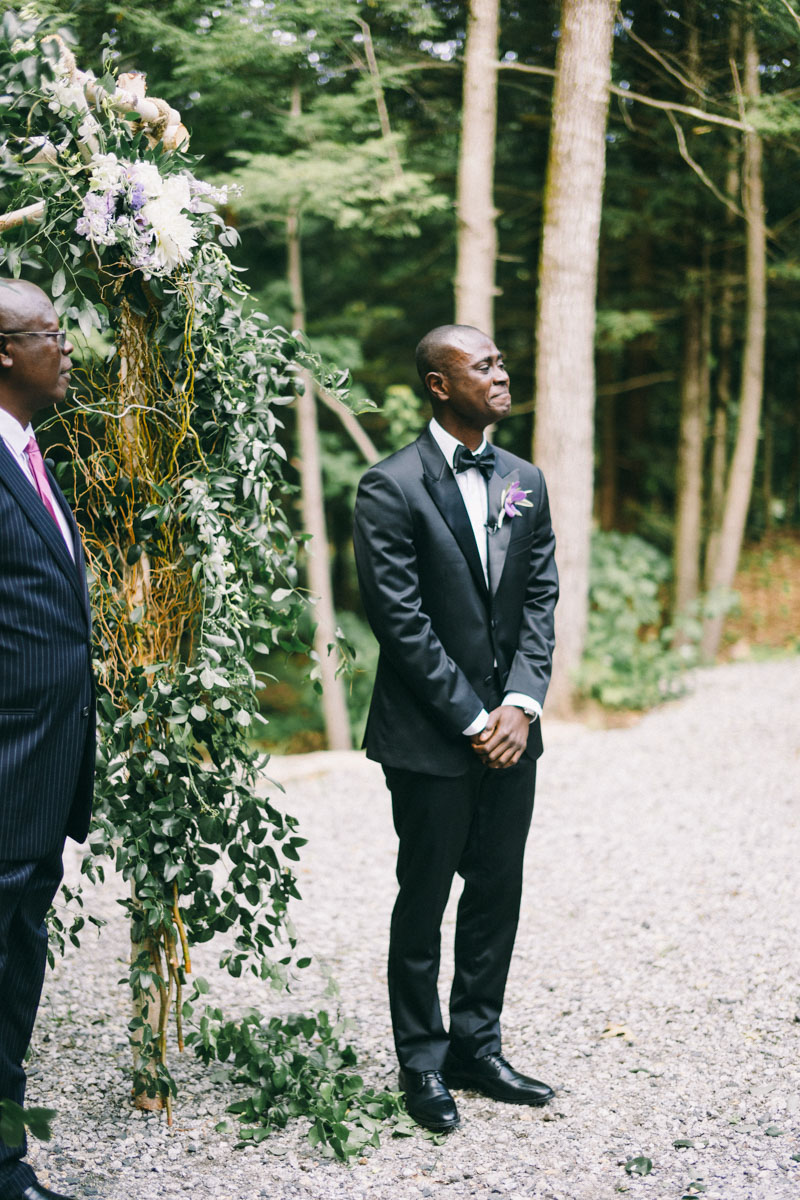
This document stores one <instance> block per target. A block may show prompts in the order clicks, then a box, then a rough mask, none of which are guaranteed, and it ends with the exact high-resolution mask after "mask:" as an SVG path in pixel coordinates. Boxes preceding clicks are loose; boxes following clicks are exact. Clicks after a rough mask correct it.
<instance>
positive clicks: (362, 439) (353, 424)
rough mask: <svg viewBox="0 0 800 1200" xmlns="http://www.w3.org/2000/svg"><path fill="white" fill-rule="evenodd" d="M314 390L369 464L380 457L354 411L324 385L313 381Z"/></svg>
mask: <svg viewBox="0 0 800 1200" xmlns="http://www.w3.org/2000/svg"><path fill="white" fill-rule="evenodd" d="M314 391H315V392H316V393H317V396H318V397H319V399H320V400H321V401H322V403H323V404H324V405H325V407H326V408H329V409H330V410H331V412H332V413H336V416H337V417H338V418H339V420H340V421H341V423H342V425H343V426H344V428H345V429H346V430H347V432H348V433H349V434H350V437H351V438H352V439H353V441H354V442H355V444H356V446H358V448H359V450H360V451H361V453H362V454H363V456H364V458H365V459H366V461H367V462H368V463H369V465H370V466H372V465H373V463H376V462H377V461H378V459H379V458H380V454H379V452H378V450H377V448H376V446H375V443H374V442H373V440H372V438H371V437H370V436H369V434H368V433H367V431H366V429H364V428H363V426H362V425H361V424H360V423H359V421H358V419H357V417H356V415H355V413H352V412H351V411H350V409H349V408H346V407H345V405H344V404H342V402H341V400H338V399H337V398H336V396H333V395H332V394H331V393H330V392H329V391H327V390H326V389H325V388H324V387H320V385H319V384H318V383H316V382H315V383H314Z"/></svg>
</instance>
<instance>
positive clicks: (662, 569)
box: [578, 533, 700, 708]
mask: <svg viewBox="0 0 800 1200" xmlns="http://www.w3.org/2000/svg"><path fill="white" fill-rule="evenodd" d="M671 571H672V569H671V564H670V560H669V559H668V558H667V556H666V555H665V554H663V553H662V552H661V551H660V550H657V549H656V547H655V546H651V545H650V544H649V543H648V542H645V541H643V540H642V539H641V538H639V537H636V536H635V535H633V534H622V533H595V535H594V537H593V539H592V559H591V568H590V577H589V626H588V631H587V637H586V650H585V653H584V659H583V664H582V667H581V673H580V677H579V680H578V685H579V688H580V690H581V692H583V693H584V694H585V695H587V696H590V697H592V698H593V699H595V700H599V701H600V703H601V704H605V705H607V706H608V707H609V708H647V707H649V706H651V705H653V704H658V703H659V702H660V701H662V700H666V699H669V698H670V697H674V696H679V695H682V693H683V692H684V691H685V689H686V676H685V672H686V668H687V667H689V666H693V665H694V664H695V663H696V661H697V642H698V640H699V634H700V622H699V619H693V620H692V622H691V624H688V623H687V625H686V627H685V628H684V627H682V628H681V639H680V643H679V644H678V642H677V641H676V639H675V629H674V628H673V627H672V626H669V625H668V624H667V622H666V615H665V609H666V601H667V587H668V583H669V580H670V576H671Z"/></svg>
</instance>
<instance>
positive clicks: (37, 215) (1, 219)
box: [0, 200, 45, 233]
mask: <svg viewBox="0 0 800 1200" xmlns="http://www.w3.org/2000/svg"><path fill="white" fill-rule="evenodd" d="M44 207H45V205H44V200H37V201H36V203H35V204H28V205H26V206H25V208H17V209H15V210H14V211H13V212H7V213H3V214H2V215H0V233H5V231H6V229H15V228H16V227H17V225H22V223H23V222H24V221H41V219H42V217H43V216H44Z"/></svg>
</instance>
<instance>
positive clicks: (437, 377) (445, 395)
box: [425, 371, 450, 404]
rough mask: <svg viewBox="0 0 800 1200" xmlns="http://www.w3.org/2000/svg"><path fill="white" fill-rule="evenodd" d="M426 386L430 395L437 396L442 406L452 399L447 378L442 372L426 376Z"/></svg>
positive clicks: (431, 372) (433, 372)
mask: <svg viewBox="0 0 800 1200" xmlns="http://www.w3.org/2000/svg"><path fill="white" fill-rule="evenodd" d="M425 386H426V387H427V389H428V391H429V392H430V394H431V395H432V396H435V397H436V399H437V400H438V401H439V402H440V403H441V404H445V403H446V402H447V401H448V400H449V399H450V390H449V388H448V386H447V378H446V376H444V375H443V374H442V373H441V371H429V372H428V374H427V375H426V376H425Z"/></svg>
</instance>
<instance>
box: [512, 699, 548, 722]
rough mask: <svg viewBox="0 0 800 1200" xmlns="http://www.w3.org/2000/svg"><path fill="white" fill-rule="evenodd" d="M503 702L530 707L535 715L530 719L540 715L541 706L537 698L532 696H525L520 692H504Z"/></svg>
mask: <svg viewBox="0 0 800 1200" xmlns="http://www.w3.org/2000/svg"><path fill="white" fill-rule="evenodd" d="M503 704H513V705H514V707H515V708H528V709H531V710H532V711H533V712H534V713H535V714H536V715H535V716H533V717H531V720H532V721H535V720H536V717H540V716H541V715H542V706H541V704H540V703H539V701H538V700H534V698H533V696H526V695H524V694H523V693H522V692H506V694H505V696H504V697H503Z"/></svg>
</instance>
